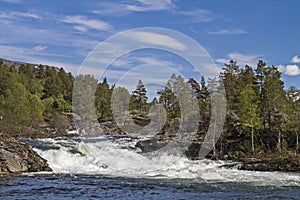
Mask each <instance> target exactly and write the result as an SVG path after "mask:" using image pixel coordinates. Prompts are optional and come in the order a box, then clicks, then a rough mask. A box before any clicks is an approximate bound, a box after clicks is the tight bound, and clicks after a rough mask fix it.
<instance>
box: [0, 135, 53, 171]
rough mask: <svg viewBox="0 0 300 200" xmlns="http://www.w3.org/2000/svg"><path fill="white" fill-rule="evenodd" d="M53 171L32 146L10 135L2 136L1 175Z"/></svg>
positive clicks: (0, 146)
mask: <svg viewBox="0 0 300 200" xmlns="http://www.w3.org/2000/svg"><path fill="white" fill-rule="evenodd" d="M40 171H52V169H51V168H50V167H49V166H48V164H47V161H46V160H45V159H43V158H41V157H40V156H39V155H38V154H37V153H36V152H35V151H34V150H33V149H32V148H31V147H30V146H28V145H27V144H24V143H21V142H18V141H16V140H15V139H13V138H9V137H4V136H2V137H0V175H9V174H20V173H23V172H40Z"/></svg>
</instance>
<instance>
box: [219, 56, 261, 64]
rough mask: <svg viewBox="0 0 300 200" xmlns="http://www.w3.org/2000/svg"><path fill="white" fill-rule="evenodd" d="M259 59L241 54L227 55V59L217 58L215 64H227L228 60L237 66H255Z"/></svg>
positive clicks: (258, 57)
mask: <svg viewBox="0 0 300 200" xmlns="http://www.w3.org/2000/svg"><path fill="white" fill-rule="evenodd" d="M260 59H261V56H260V55H247V54H241V53H229V54H228V57H227V58H218V59H216V62H217V63H222V64H224V63H229V62H230V60H236V61H237V64H238V65H239V66H245V65H249V66H252V67H254V66H256V64H257V62H258V60H260Z"/></svg>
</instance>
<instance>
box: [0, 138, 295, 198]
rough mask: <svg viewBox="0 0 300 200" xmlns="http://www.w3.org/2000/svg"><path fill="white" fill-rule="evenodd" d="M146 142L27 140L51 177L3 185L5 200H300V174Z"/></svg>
mask: <svg viewBox="0 0 300 200" xmlns="http://www.w3.org/2000/svg"><path fill="white" fill-rule="evenodd" d="M142 139H145V138H133V137H123V136H103V137H97V138H77V139H66V138H57V139H40V140H24V142H26V143H28V144H30V145H32V146H33V147H34V149H35V150H36V151H37V152H38V153H39V154H40V155H41V156H42V157H43V158H45V159H46V160H47V161H48V163H49V165H50V167H51V168H52V169H53V172H51V173H29V174H23V175H22V176H18V177H15V178H9V179H3V180H0V194H1V199H299V197H300V174H299V173H285V172H255V171H241V170H238V169H237V168H235V167H234V168H228V167H226V165H228V164H232V163H230V162H229V161H211V160H196V161H191V160H189V159H187V158H186V157H184V156H179V155H178V154H172V152H163V151H162V152H159V153H155V154H143V153H142V152H141V151H140V149H138V148H135V144H136V142H137V141H139V140H142Z"/></svg>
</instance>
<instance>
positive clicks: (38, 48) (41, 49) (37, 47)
mask: <svg viewBox="0 0 300 200" xmlns="http://www.w3.org/2000/svg"><path fill="white" fill-rule="evenodd" d="M47 48H48V46H43V45H37V46H35V47H33V50H35V51H37V52H41V51H44V50H46V49H47Z"/></svg>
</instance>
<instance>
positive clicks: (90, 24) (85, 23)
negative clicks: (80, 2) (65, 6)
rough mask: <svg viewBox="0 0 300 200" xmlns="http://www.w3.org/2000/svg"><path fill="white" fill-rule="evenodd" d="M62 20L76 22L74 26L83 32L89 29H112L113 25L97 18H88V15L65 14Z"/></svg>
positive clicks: (70, 22)
mask: <svg viewBox="0 0 300 200" xmlns="http://www.w3.org/2000/svg"><path fill="white" fill-rule="evenodd" d="M62 22H65V23H69V24H75V26H74V27H73V28H74V29H76V30H78V31H81V32H84V31H86V30H87V29H95V30H99V31H106V30H109V29H111V25H109V24H108V23H106V22H103V21H100V20H97V19H88V18H87V17H86V16H82V15H74V16H65V17H64V19H62Z"/></svg>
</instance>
